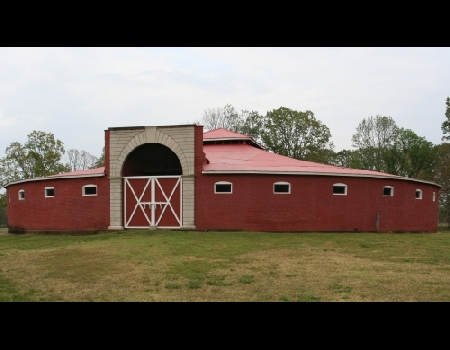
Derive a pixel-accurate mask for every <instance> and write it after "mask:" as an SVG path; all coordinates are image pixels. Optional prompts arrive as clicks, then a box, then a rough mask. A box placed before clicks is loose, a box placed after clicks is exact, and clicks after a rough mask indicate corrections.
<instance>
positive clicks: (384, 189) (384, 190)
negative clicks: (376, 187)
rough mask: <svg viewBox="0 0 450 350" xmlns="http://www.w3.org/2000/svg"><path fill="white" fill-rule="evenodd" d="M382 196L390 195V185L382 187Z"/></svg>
mask: <svg viewBox="0 0 450 350" xmlns="http://www.w3.org/2000/svg"><path fill="white" fill-rule="evenodd" d="M383 196H392V187H384V188H383Z"/></svg>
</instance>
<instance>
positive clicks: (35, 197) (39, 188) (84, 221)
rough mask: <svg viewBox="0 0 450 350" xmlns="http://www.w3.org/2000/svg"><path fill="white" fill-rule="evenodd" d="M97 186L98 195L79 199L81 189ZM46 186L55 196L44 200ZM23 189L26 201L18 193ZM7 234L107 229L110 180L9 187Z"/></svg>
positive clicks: (33, 182) (26, 183)
mask: <svg viewBox="0 0 450 350" xmlns="http://www.w3.org/2000/svg"><path fill="white" fill-rule="evenodd" d="M85 185H97V196H82V187H83V186H85ZM45 187H54V189H55V196H54V197H51V198H45ZM21 189H23V190H25V200H19V199H18V191H19V190H21ZM7 196H8V197H7V208H8V227H9V231H10V232H13V231H23V230H25V231H53V230H75V231H83V230H88V231H95V230H106V229H108V226H109V181H108V178H107V177H105V176H103V177H88V178H75V179H52V180H42V181H30V182H24V183H20V184H16V185H11V186H9V187H8V189H7Z"/></svg>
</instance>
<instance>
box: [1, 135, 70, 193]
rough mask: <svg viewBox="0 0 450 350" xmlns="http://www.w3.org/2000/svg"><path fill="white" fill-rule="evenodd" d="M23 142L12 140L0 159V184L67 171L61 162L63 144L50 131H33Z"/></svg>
mask: <svg viewBox="0 0 450 350" xmlns="http://www.w3.org/2000/svg"><path fill="white" fill-rule="evenodd" d="M27 136H28V140H27V142H26V143H25V144H23V145H22V144H21V143H19V142H13V143H11V144H10V145H9V146H8V147H7V148H6V151H5V153H6V156H5V157H4V158H2V159H0V185H1V186H3V185H5V184H6V183H8V182H10V181H14V180H21V179H29V178H35V177H41V176H47V175H53V174H59V173H62V172H65V171H68V170H69V169H68V167H67V166H66V165H64V164H63V163H62V162H61V159H62V156H63V154H64V145H63V143H62V142H61V141H60V140H55V137H54V135H53V134H51V133H45V132H43V131H33V132H32V133H31V134H28V135H27Z"/></svg>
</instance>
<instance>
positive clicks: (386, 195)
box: [383, 186, 394, 197]
mask: <svg viewBox="0 0 450 350" xmlns="http://www.w3.org/2000/svg"><path fill="white" fill-rule="evenodd" d="M385 188H390V189H391V194H384V189H385ZM383 196H384V197H394V187H392V186H384V187H383Z"/></svg>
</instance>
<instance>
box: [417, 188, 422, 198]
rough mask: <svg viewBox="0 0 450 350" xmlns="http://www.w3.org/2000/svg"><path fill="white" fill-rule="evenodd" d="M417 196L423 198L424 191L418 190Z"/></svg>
mask: <svg viewBox="0 0 450 350" xmlns="http://www.w3.org/2000/svg"><path fill="white" fill-rule="evenodd" d="M416 198H417V199H422V191H421V190H416Z"/></svg>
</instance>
